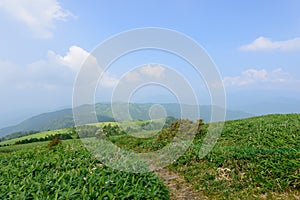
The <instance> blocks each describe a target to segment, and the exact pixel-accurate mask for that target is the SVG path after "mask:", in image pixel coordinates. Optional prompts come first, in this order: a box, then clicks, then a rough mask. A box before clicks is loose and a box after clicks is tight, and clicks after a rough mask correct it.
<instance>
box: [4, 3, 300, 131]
mask: <svg viewBox="0 0 300 200" xmlns="http://www.w3.org/2000/svg"><path fill="white" fill-rule="evenodd" d="M299 8H300V1H298V0H294V1H271V0H269V1H263V0H257V1H200V0H198V1H196V0H195V1H192V0H185V1H183V0H181V1H179V0H172V1H171V0H152V1H150V0H143V1H137V0H135V1H133V0H128V1H72V0H44V1H38V2H37V1H34V0H28V1H23V0H11V1H3V2H0V25H1V32H0V36H1V37H0V38H1V39H0V41H1V42H0V44H1V46H0V84H1V85H0V92H1V99H0V105H1V110H2V111H1V113H0V127H1V126H5V125H8V124H10V123H15V122H17V121H18V120H21V119H23V118H26V117H28V116H30V115H32V114H36V113H40V112H44V111H49V110H55V109H57V108H59V107H62V106H66V105H71V104H72V88H73V83H74V80H75V77H76V74H77V72H78V71H79V69H80V66H81V63H82V61H83V60H84V59H85V58H86V56H87V55H88V53H89V52H90V51H92V50H93V49H94V48H95V47H96V46H97V45H98V44H99V43H101V42H102V41H103V40H105V39H107V38H108V37H110V36H112V35H115V34H118V33H120V32H123V31H126V30H129V29H135V28H143V27H162V28H168V29H173V30H176V31H179V32H181V33H183V34H186V35H187V36H189V37H191V38H193V39H194V40H195V41H197V42H198V43H199V44H201V45H202V46H203V48H204V49H205V50H206V51H207V52H208V54H209V55H210V56H211V58H212V60H213V61H214V62H215V64H216V65H217V67H218V69H219V71H220V74H221V77H222V79H223V81H224V85H225V89H226V93H227V98H228V105H229V106H232V107H234V106H236V107H238V106H237V104H239V105H240V106H243V105H247V104H251V103H253V101H257V102H259V101H266V100H268V99H269V100H270V101H271V100H273V99H274V98H277V97H280V98H288V99H294V100H295V101H297V100H299V99H300V88H299V83H300V68H299V66H300V58H299V55H300V12H299ZM144 55H146V54H144ZM148 55H152V56H154V57H153V59H154V61H153V62H154V63H157V62H156V60H155V59H158V60H159V59H160V56H156V57H155V55H153V54H151V53H150V54H148ZM166 57H168V56H166ZM129 58H130V57H129ZM132 59H134V56H133V58H132ZM125 60H126V59H125ZM127 60H128V59H127ZM144 61H145V62H148V61H149V56H148V57H147V58H145V59H144ZM131 62H132V61H131ZM127 64H128V63H127ZM175 67H176V66H175ZM177 67H178V68H179V66H178V65H177ZM181 67H182V66H181ZM121 71H122V70H121ZM121 71H119V72H118V65H116V66H115V68H114V69H113V70H111V72H109V73H107V87H106V88H104V89H103V93H101V94H98V96H100V99H101V98H102V97H103V96H105V95H108V94H109V92H108V90H111V88H112V86H113V83H114V82H117V81H118V79H119V78H120V72H121ZM183 71H186V70H183ZM186 76H191V77H190V79H193V78H192V76H193V75H192V73H190V74H189V73H188V71H187V74H186ZM192 84H197V82H194V83H192ZM110 86H111V87H110ZM103 98H104V97H103ZM104 99H105V98H104Z"/></svg>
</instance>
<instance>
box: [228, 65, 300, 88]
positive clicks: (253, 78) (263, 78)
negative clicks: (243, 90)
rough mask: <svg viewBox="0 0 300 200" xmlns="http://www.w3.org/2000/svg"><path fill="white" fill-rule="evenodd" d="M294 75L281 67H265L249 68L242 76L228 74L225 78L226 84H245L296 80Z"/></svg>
mask: <svg viewBox="0 0 300 200" xmlns="http://www.w3.org/2000/svg"><path fill="white" fill-rule="evenodd" d="M295 81H297V80H295V79H293V78H292V76H291V75H290V74H289V73H287V72H285V71H284V70H282V69H281V68H278V69H275V70H273V71H270V72H268V71H267V70H265V69H261V70H257V69H248V70H246V71H244V72H242V74H241V75H240V76H228V77H225V78H224V79H223V82H224V84H225V86H245V85H249V84H254V83H288V82H295Z"/></svg>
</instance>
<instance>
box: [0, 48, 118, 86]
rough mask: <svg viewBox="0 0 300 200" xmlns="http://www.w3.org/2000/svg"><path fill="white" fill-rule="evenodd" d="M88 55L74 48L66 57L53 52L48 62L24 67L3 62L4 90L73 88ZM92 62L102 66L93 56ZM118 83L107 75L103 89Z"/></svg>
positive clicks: (0, 74)
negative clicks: (5, 88)
mask: <svg viewBox="0 0 300 200" xmlns="http://www.w3.org/2000/svg"><path fill="white" fill-rule="evenodd" d="M88 56H89V53H88V52H87V51H85V50H84V49H82V48H80V47H78V46H71V47H70V48H69V51H68V52H67V53H66V55H64V56H62V55H59V54H56V53H54V52H53V51H49V52H48V58H47V59H45V60H39V61H36V62H33V63H30V64H28V65H26V66H23V67H21V66H17V65H15V64H14V63H11V62H4V61H2V62H1V61H0V83H1V88H2V89H3V88H4V87H9V88H10V89H34V88H40V89H45V90H55V89H59V88H62V87H68V88H71V87H72V86H73V83H74V80H75V77H76V74H77V73H78V72H79V70H80V67H81V65H82V63H83V62H84V61H85V60H86V58H87V57H88ZM88 61H89V62H91V64H93V65H98V63H97V59H96V58H95V57H93V56H89V59H88ZM98 67H99V66H98ZM117 81H118V79H117V78H115V77H114V76H111V75H109V74H107V73H104V74H103V76H102V79H101V83H102V86H103V87H106V88H110V87H113V86H114V85H115V84H116V83H117Z"/></svg>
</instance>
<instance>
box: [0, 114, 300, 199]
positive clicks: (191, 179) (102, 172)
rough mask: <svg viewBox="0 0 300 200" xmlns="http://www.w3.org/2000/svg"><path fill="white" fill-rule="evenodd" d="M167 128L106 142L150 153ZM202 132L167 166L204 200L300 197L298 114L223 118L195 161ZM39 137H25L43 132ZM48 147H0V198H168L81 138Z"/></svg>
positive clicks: (147, 177)
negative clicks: (98, 155)
mask: <svg viewBox="0 0 300 200" xmlns="http://www.w3.org/2000/svg"><path fill="white" fill-rule="evenodd" d="M139 123H141V122H139ZM98 126H99V127H102V126H104V125H103V124H98ZM173 128H174V127H173ZM170 130H171V128H169V129H166V130H165V131H163V132H160V133H157V135H154V136H152V137H150V138H146V139H144V138H135V137H132V136H129V135H116V136H111V137H110V140H111V141H112V142H113V143H114V144H115V145H117V146H119V147H122V148H123V149H127V150H132V151H134V152H149V151H156V150H158V149H161V148H162V147H163V146H165V145H166V144H167V143H168V142H169V141H170V139H172V137H173V134H174V133H173V132H172V131H170ZM172 130H173V129H172ZM62 131H63V130H62ZM206 131H207V124H204V125H202V126H201V129H200V131H199V132H198V133H197V134H196V137H195V138H194V141H193V143H192V145H191V146H190V148H189V149H188V150H187V151H186V152H185V154H184V155H182V156H181V157H180V158H179V159H178V160H177V161H176V162H175V163H173V164H172V165H170V166H169V167H168V170H171V171H173V172H174V173H178V174H181V175H182V176H183V177H184V179H185V181H186V182H187V183H189V184H190V185H191V186H192V188H193V190H195V191H198V192H200V193H201V194H203V195H204V196H206V197H207V198H208V199H299V198H300V115H299V114H288V115H267V116H260V117H253V118H249V119H241V120H234V121H227V122H226V123H225V125H224V128H223V132H222V135H221V136H220V138H219V139H218V142H217V144H216V145H215V146H214V148H213V149H212V151H211V152H210V153H209V154H208V155H207V156H205V157H204V158H199V150H200V148H201V145H202V141H203V138H204V137H205V135H206ZM39 134H40V135H39ZM39 134H36V135H31V136H30V137H44V135H43V134H46V133H39ZM41 134H42V135H41ZM18 139H20V138H18ZM95 139H96V138H90V139H89V140H90V141H95ZM6 142H11V141H6ZM12 143H13V142H12ZM48 143H49V142H38V143H31V144H25V145H11V146H7V147H0V160H1V170H0V174H1V178H2V179H1V180H0V192H1V193H0V199H7V198H13V199H16V198H17V199H34V198H37V199H40V198H46V199H47V198H48V199H59V198H61V199H82V198H85V199H95V198H100V197H101V198H102V197H103V198H102V199H105V198H106V199H122V198H123V199H168V198H169V195H168V190H167V188H166V187H165V186H164V185H163V182H162V181H161V180H159V179H158V177H157V176H156V175H154V174H153V173H146V174H130V173H125V172H120V171H116V170H113V169H110V168H108V167H105V166H104V165H102V163H100V162H99V161H98V160H96V159H95V158H93V157H92V156H91V155H90V154H89V152H88V151H87V150H86V149H85V148H84V147H83V145H82V143H81V140H76V139H73V140H65V141H63V145H61V146H58V147H56V148H54V149H53V150H48V148H47V144H48ZM178 187H180V186H178ZM1 195H2V196H1ZM130 195H131V196H130ZM104 197H105V198H104ZM101 198H100V199H101Z"/></svg>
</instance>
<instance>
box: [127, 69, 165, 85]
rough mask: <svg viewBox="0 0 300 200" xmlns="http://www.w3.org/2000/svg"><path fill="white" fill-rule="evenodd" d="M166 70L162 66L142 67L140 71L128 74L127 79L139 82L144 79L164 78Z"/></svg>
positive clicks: (136, 70)
mask: <svg viewBox="0 0 300 200" xmlns="http://www.w3.org/2000/svg"><path fill="white" fill-rule="evenodd" d="M164 72H165V68H164V67H163V66H160V65H147V66H143V67H140V68H138V69H135V70H133V71H131V72H128V73H127V74H126V75H125V79H126V80H127V81H133V82H134V81H138V80H141V79H143V78H144V77H147V78H149V77H151V78H156V79H159V78H162V77H164Z"/></svg>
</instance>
